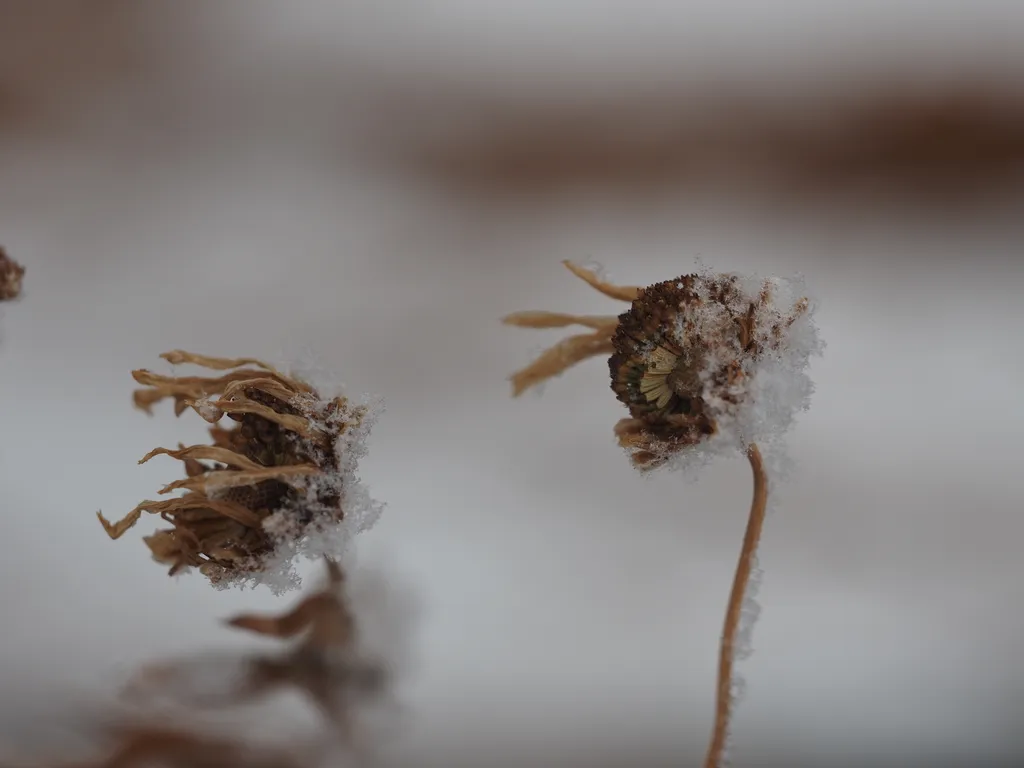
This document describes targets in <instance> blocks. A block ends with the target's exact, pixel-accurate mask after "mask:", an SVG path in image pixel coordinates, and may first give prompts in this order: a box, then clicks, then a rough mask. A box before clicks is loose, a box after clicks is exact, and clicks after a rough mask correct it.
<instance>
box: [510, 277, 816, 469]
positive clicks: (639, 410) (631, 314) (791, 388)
mask: <svg viewBox="0 0 1024 768" xmlns="http://www.w3.org/2000/svg"><path fill="white" fill-rule="evenodd" d="M565 264H566V266H567V267H568V268H569V269H570V270H571V271H572V272H573V273H574V274H576V275H577V276H578V277H580V278H582V279H583V280H584V281H586V282H587V283H588V284H590V285H591V286H593V287H594V288H595V289H597V290H598V291H600V292H602V293H604V294H605V295H608V296H611V297H612V298H617V299H622V300H626V301H629V302H631V306H630V308H629V310H628V311H627V312H625V313H623V314H621V315H619V316H618V317H617V318H616V317H582V316H575V315H564V314H555V313H550V312H518V313H515V314H513V315H509V316H508V317H506V318H505V319H504V322H505V323H507V324H510V325H518V326H524V327H531V328H552V327H559V326H565V325H571V324H579V325H585V326H588V327H590V328H593V329H594V331H593V333H588V334H581V335H578V336H573V337H570V338H569V339H566V340H564V341H563V342H561V343H560V344H558V345H557V346H555V347H553V348H552V349H550V350H548V351H547V352H545V353H544V354H543V355H541V357H540V358H538V359H537V360H536V361H535V362H534V363H533V364H532V365H530V366H529V367H527V368H525V369H523V370H522V371H519V372H518V373H516V374H515V375H513V376H512V382H513V392H514V394H516V395H518V394H520V393H521V392H522V391H524V390H525V389H527V388H529V387H531V386H533V385H535V384H537V383H539V382H541V381H543V380H545V379H547V378H550V377H552V376H555V375H558V374H560V373H561V372H562V371H564V370H565V369H567V368H568V367H570V366H571V365H573V364H575V363H577V362H580V361H581V360H584V359H586V358H588V357H593V356H596V355H601V354H609V355H610V358H609V361H608V365H609V369H610V372H611V380H612V383H611V386H612V390H613V391H614V392H615V395H616V397H617V398H618V399H619V400H620V401H621V402H622V403H623V404H624V405H625V406H626V407H627V408H629V412H630V417H629V418H625V419H622V420H621V421H619V423H618V424H617V425H616V427H615V434H616V436H617V437H618V440H619V444H620V445H622V446H623V447H624V448H626V449H627V450H628V451H629V453H630V455H631V458H632V461H633V463H634V465H635V466H637V467H638V468H639V469H641V470H649V469H652V468H654V467H658V466H661V465H663V464H665V463H666V462H667V461H669V460H670V459H671V458H673V457H674V456H678V455H680V454H684V453H690V454H692V455H693V456H696V455H698V452H697V451H693V450H692V449H698V448H706V447H708V445H709V443H710V442H711V438H713V437H723V436H725V437H727V438H728V442H730V443H732V444H733V447H741V448H745V446H746V445H747V444H750V443H752V442H754V440H757V439H761V440H763V439H765V438H766V437H770V436H771V435H772V434H775V433H778V432H781V431H783V430H784V429H785V428H786V427H788V425H789V421H790V420H791V419H792V415H793V413H794V412H795V411H796V410H801V409H803V408H804V407H806V402H807V397H808V396H809V394H810V390H811V387H810V380H809V379H808V378H807V377H806V375H805V374H804V373H803V371H804V368H805V367H806V364H807V358H808V357H809V355H810V354H813V353H815V352H817V351H818V350H819V349H820V343H819V342H818V341H817V335H816V331H815V329H814V326H813V324H811V323H810V321H809V315H810V303H809V301H808V299H807V298H806V296H804V295H802V293H801V292H800V289H801V288H802V286H801V285H800V283H799V282H798V281H792V280H790V281H787V280H782V279H779V278H767V279H763V280H758V279H750V278H743V277H740V276H738V275H732V274H690V275H683V276H681V277H679V278H676V279H674V280H667V281H665V282H661V283H657V284H655V285H652V286H650V287H648V288H638V287H632V286H629V287H627V286H615V285H612V284H610V283H607V282H605V281H603V280H601V279H600V278H599V277H598V276H597V275H596V274H594V273H593V272H591V271H590V270H586V269H583V268H582V267H578V266H576V265H574V264H571V263H569V262H565Z"/></svg>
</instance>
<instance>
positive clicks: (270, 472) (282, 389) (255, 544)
mask: <svg viewBox="0 0 1024 768" xmlns="http://www.w3.org/2000/svg"><path fill="white" fill-rule="evenodd" d="M161 357H163V358H164V359H165V360H167V361H169V362H171V363H172V364H182V363H191V364H194V365H199V366H202V367H205V368H209V369H212V370H215V371H227V372H226V373H224V374H222V375H219V376H164V375H160V374H156V373H153V372H151V371H147V370H137V371H133V372H132V376H133V377H134V378H135V380H136V381H137V382H138V383H139V384H142V385H143V386H144V387H146V388H145V389H140V390H137V391H136V392H135V393H134V402H135V405H136V406H137V407H138V408H140V409H142V410H144V411H146V412H147V413H151V411H152V406H153V405H154V404H155V403H157V402H159V401H161V400H165V399H172V400H173V401H174V404H175V406H174V410H175V414H177V415H180V414H182V413H184V412H185V411H187V410H189V409H192V410H194V411H195V412H196V413H198V414H199V415H200V416H201V417H202V418H203V419H204V420H206V421H207V422H209V423H210V424H211V425H212V426H211V427H210V430H209V431H210V437H211V444H210V445H192V446H184V445H181V444H179V445H178V449H177V450H172V449H169V448H156V449H154V450H152V451H150V452H149V453H148V454H146V455H145V456H144V457H143V458H142V459H141V460H140V461H139V463H140V464H141V463H145V462H147V461H149V460H150V459H152V458H154V457H155V456H160V455H166V456H170V457H171V458H175V459H178V460H179V461H181V462H182V463H183V465H184V468H185V475H186V476H185V477H184V478H182V479H179V480H176V481H173V482H171V483H168V484H167V485H165V486H164V487H163V488H162V489H161V490H160V491H159V493H160V494H161V495H163V494H168V493H171V492H173V491H185V494H184V495H183V496H178V497H174V498H169V499H166V500H162V501H155V500H146V501H143V502H142V503H141V504H139V505H138V506H136V507H135V508H134V509H133V510H132V511H131V512H129V513H128V514H127V515H126V516H125V517H124V518H122V519H121V520H119V521H117V522H115V523H111V522H109V521H108V520H107V519H106V518H104V517H103V515H102V514H101V513H97V516H98V517H99V520H100V522H101V523H102V525H103V527H104V529H105V530H106V532H107V534H108V535H109V536H110V538H112V539H117V538H120V537H121V536H122V535H124V533H125V532H126V531H128V530H129V529H130V528H132V527H133V526H134V525H135V524H136V523H137V522H138V521H139V519H140V518H141V516H142V514H143V513H144V512H148V513H150V514H157V515H160V517H161V518H163V520H165V521H166V522H168V523H170V524H171V526H172V527H171V528H169V529H164V530H159V531H157V532H156V533H154V534H153V535H151V536H147V537H144V539H143V540H144V541H145V542H146V544H147V545H148V546H149V548H150V551H151V552H152V555H153V558H154V559H155V560H156V561H158V562H160V563H164V564H166V565H169V566H171V569H170V573H171V574H174V573H177V572H179V571H181V570H182V569H185V568H189V567H195V568H198V569H199V570H200V571H201V572H202V573H204V574H205V575H206V576H207V577H208V578H210V580H211V581H213V582H217V581H219V580H221V579H223V578H225V577H227V576H230V575H237V574H239V573H248V572H258V571H260V570H262V568H263V566H264V564H265V562H266V558H267V557H268V556H270V555H272V554H273V553H274V551H275V547H276V542H275V540H274V539H273V537H271V536H269V535H268V534H267V533H266V532H265V531H264V528H263V523H264V521H265V520H266V519H267V518H268V517H269V516H270V515H272V514H274V513H278V512H283V513H286V514H288V515H290V516H294V522H295V525H294V526H292V529H293V531H295V532H298V533H300V534H301V531H302V530H304V528H305V526H307V525H309V524H310V522H311V521H312V520H313V519H314V518H316V519H317V520H320V521H323V520H324V516H325V515H326V516H327V518H329V519H330V521H332V522H337V521H340V520H341V519H342V518H343V516H344V510H343V509H342V505H341V489H340V487H339V483H340V474H339V470H340V466H341V460H342V457H341V456H339V455H338V449H337V445H338V440H339V438H340V437H341V436H342V435H343V434H344V433H345V432H346V431H347V430H350V429H354V428H356V427H358V426H359V424H360V422H361V421H362V419H363V418H364V416H365V415H366V409H365V408H364V407H361V406H353V405H351V404H350V403H349V401H348V400H347V399H346V398H344V397H337V398H334V399H332V400H324V399H323V398H321V396H320V395H319V393H317V392H316V390H315V389H314V388H313V387H311V386H310V385H309V384H307V383H305V382H303V381H301V380H299V379H296V378H294V377H291V376H287V375H285V374H283V373H281V372H280V371H278V370H276V369H275V368H274V367H273V366H271V365H269V364H267V363H264V362H262V361H260V360H257V359H255V358H217V357H207V356H204V355H196V354H192V353H189V352H184V351H181V350H174V351H171V352H167V353H164V354H163V355H161ZM225 416H226V417H227V418H228V419H230V420H231V421H233V422H235V424H234V425H233V426H232V427H231V428H225V427H222V426H220V424H219V422H220V421H221V419H222V418H224V417H225ZM206 462H209V463H206ZM289 519H290V520H291V517H290V518H289Z"/></svg>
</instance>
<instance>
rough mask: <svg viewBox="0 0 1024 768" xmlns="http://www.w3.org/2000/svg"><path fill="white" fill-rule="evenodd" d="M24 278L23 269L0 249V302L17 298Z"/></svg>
mask: <svg viewBox="0 0 1024 768" xmlns="http://www.w3.org/2000/svg"><path fill="white" fill-rule="evenodd" d="M24 276H25V268H24V267H23V266H21V264H19V263H18V262H16V261H15V260H14V259H12V258H11V257H10V256H8V255H7V251H5V250H4V249H3V248H2V247H0V301H8V300H10V299H14V298H17V297H18V295H19V294H20V293H21V281H22V278H24Z"/></svg>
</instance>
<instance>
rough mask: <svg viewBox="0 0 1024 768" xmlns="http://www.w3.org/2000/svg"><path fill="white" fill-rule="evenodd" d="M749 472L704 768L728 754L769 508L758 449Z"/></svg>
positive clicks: (749, 451) (754, 450) (749, 455)
mask: <svg viewBox="0 0 1024 768" xmlns="http://www.w3.org/2000/svg"><path fill="white" fill-rule="evenodd" d="M747 458H748V459H750V468H751V469H752V470H753V471H754V498H753V501H752V502H751V504H750V518H749V519H748V520H747V532H746V533H745V534H744V536H743V549H742V550H741V551H740V558H739V562H738V563H737V564H736V575H735V577H734V578H733V582H732V592H731V593H730V594H729V605H728V607H727V608H726V611H725V626H724V627H723V629H722V644H721V646H720V649H719V656H718V691H717V696H716V701H715V727H714V731H712V734H711V744H710V745H708V751H707V757H706V758H705V759H704V768H719V765H720V764H721V761H722V753H723V752H724V751H725V740H726V737H727V736H728V733H729V719H730V717H731V716H732V704H733V700H732V679H733V669H732V668H733V662H734V661H735V655H736V634H737V632H738V631H739V626H740V614H741V611H742V609H743V596H744V594H745V593H746V591H747V585H748V584H749V583H750V573H751V571H752V570H753V567H754V556H755V555H756V554H757V545H758V543H759V542H760V540H761V529H762V528H763V527H764V517H765V510H766V508H767V506H768V476H767V475H766V474H765V471H764V461H763V460H762V458H761V451H760V450H758V447H757V446H756V445H753V444H752V445H751V446H750V447H749V448H748V449H747Z"/></svg>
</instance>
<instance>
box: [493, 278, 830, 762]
mask: <svg viewBox="0 0 1024 768" xmlns="http://www.w3.org/2000/svg"><path fill="white" fill-rule="evenodd" d="M564 263H565V265H566V266H567V267H568V268H569V270H570V271H572V272H573V273H574V274H575V275H577V276H578V277H580V278H581V279H582V280H584V281H585V282H587V283H588V284H589V285H591V286H592V287H594V288H595V289H596V290H598V291H600V292H601V293H603V294H605V295H606V296H610V297H611V298H615V299H620V300H623V301H628V302H630V308H629V310H628V311H626V312H624V313H622V314H621V315H619V316H618V317H592V316H579V315H568V314H559V313H553V312H517V313H515V314H512V315H509V316H507V317H506V318H504V322H505V323H506V324H509V325H517V326H522V327H528V328H556V327H563V326H569V325H582V326H585V327H588V328H591V329H592V332H590V333H584V334H579V335H576V336H571V337H569V338H568V339H565V340H563V341H562V342H561V343H559V344H558V345H556V346H555V347H553V348H551V349H549V350H548V351H547V352H545V353H544V354H542V355H541V356H540V357H539V358H538V359H537V360H535V361H534V362H533V363H532V364H531V365H530V366H528V367H526V368H524V369H523V370H521V371H519V372H517V373H515V374H514V375H513V376H512V377H511V379H512V386H513V394H514V395H519V394H521V393H522V392H523V391H524V390H526V389H528V388H529V387H531V386H534V385H535V384H538V383H540V382H542V381H544V380H546V379H549V378H551V377H553V376H556V375H558V374H560V373H562V372H563V371H565V370H566V369H567V368H569V367H571V366H572V365H575V364H576V363H578V362H581V361H582V360H585V359H587V358H590V357H595V356H598V355H609V359H608V367H609V370H610V373H611V388H612V390H613V391H614V392H615V396H616V397H617V398H618V399H619V401H620V402H622V403H623V404H624V405H625V406H626V407H627V408H628V409H629V414H630V415H629V417H628V418H623V419H621V420H620V421H619V422H618V423H617V424H616V426H615V435H616V437H617V438H618V442H619V444H620V445H621V446H622V447H623V448H625V449H626V450H627V451H628V452H629V454H630V457H631V459H632V462H633V465H634V466H636V467H637V468H638V469H640V470H641V471H647V470H650V469H653V468H655V467H660V466H663V465H665V464H667V463H669V462H670V461H671V462H675V463H677V464H679V465H681V466H686V465H687V464H689V465H690V466H699V465H701V464H703V463H704V462H705V461H707V460H708V459H709V458H710V457H713V456H715V455H723V454H731V453H735V452H741V453H745V454H746V456H747V458H748V459H749V461H750V465H751V468H752V469H753V472H754V499H753V503H752V505H751V510H750V518H749V522H748V524H747V532H746V535H745V537H744V541H743V548H742V550H741V553H740V559H739V563H738V565H737V569H736V576H735V579H734V581H733V587H732V592H731V594H730V597H729V604H728V607H727V610H726V618H725V626H724V629H723V633H722V642H721V648H720V655H719V669H718V690H717V705H716V711H715V727H714V732H713V735H712V739H711V744H710V746H709V748H708V752H707V757H706V762H705V766H706V768H717V766H718V765H719V764H720V763H721V761H722V756H723V753H724V750H725V742H726V736H727V732H728V725H729V718H730V715H731V710H732V705H733V698H734V697H733V684H734V683H733V662H734V660H735V658H736V655H737V653H738V652H740V651H745V650H746V649H744V648H737V645H738V640H737V638H739V637H741V636H742V635H744V634H746V632H748V631H749V627H745V628H743V629H742V630H741V622H742V621H743V620H744V618H745V616H744V613H745V612H744V610H743V608H744V602H745V600H746V601H747V602H748V604H749V603H750V602H751V601H752V599H753V598H752V595H751V594H750V592H751V591H752V590H751V584H750V582H751V575H752V573H753V570H754V560H755V556H756V552H757V546H758V542H759V540H760V535H761V529H762V526H763V523H764V517H765V511H766V507H767V500H768V476H767V474H766V471H765V467H764V461H763V459H762V456H761V451H760V449H759V448H758V443H765V442H773V441H776V440H777V439H778V438H779V437H780V436H781V435H782V434H783V433H784V432H785V431H786V429H787V428H788V427H789V426H790V423H791V422H792V420H793V418H794V416H795V414H796V413H797V412H799V411H802V410H804V409H805V408H806V407H807V405H808V403H809V398H810V394H811V391H812V388H813V387H812V385H811V380H810V378H809V377H808V376H807V374H806V368H807V365H808V362H809V358H810V356H811V355H814V354H819V353H820V352H821V349H822V344H821V342H820V341H819V340H818V336H817V329H816V328H815V326H814V324H813V322H811V310H812V307H811V304H810V302H809V301H808V299H807V297H806V295H805V294H804V293H803V286H802V283H801V282H800V281H799V280H782V279H779V278H766V279H755V278H745V277H742V276H739V275H734V274H708V273H705V274H689V275H683V276H681V277H678V278H675V279H673V280H666V281H664V282H661V283H657V284H655V285H652V286H650V287H647V288H639V287H633V286H617V285H613V284H611V283H608V282H606V281H604V280H602V279H600V278H599V277H598V276H597V275H596V274H595V273H594V272H592V271H590V270H587V269H584V268H582V267H579V266H576V265H574V264H572V263H570V262H564ZM754 616H756V611H753V612H751V615H750V616H748V617H746V620H747V621H748V622H749V621H752V620H753V617H754Z"/></svg>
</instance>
